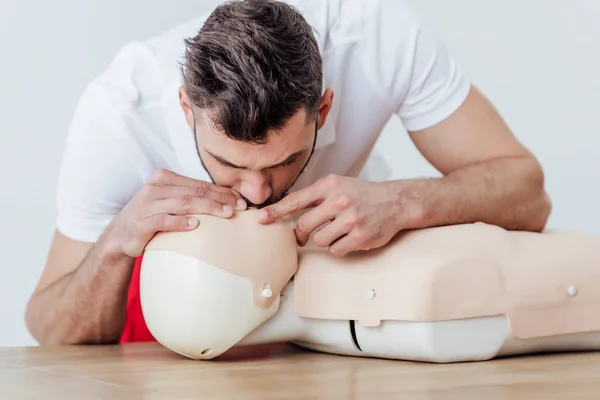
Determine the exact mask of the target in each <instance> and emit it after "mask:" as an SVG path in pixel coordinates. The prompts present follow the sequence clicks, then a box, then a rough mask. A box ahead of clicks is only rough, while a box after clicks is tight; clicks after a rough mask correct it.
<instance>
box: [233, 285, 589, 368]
mask: <svg viewBox="0 0 600 400" xmlns="http://www.w3.org/2000/svg"><path fill="white" fill-rule="evenodd" d="M293 301H294V285H293V281H292V282H290V284H289V285H288V286H287V287H286V288H285V291H284V293H283V295H282V298H281V301H280V308H279V310H278V312H277V313H276V314H275V315H274V316H273V318H271V319H270V320H269V321H267V322H266V323H265V324H263V325H262V326H260V327H259V328H258V329H256V330H255V331H254V332H252V333H250V334H249V335H248V336H247V337H245V338H244V339H242V341H241V342H240V343H239V344H238V345H237V346H244V345H255V344H263V343H270V342H278V341H290V342H292V343H294V344H296V345H298V346H300V347H304V348H307V349H311V350H314V351H319V352H324V353H330V354H337V355H346V356H356V357H373V358H386V359H395V360H407V361H423V362H433V363H451V362H467V361H484V360H490V359H492V358H496V357H502V356H509V355H522V354H532V353H544V352H569V351H589V350H600V332H594V333H580V334H574V335H564V336H551V337H545V338H536V339H528V340H518V339H515V338H514V337H513V336H512V335H511V333H510V326H509V324H508V320H507V318H506V317H505V316H502V315H499V316H492V317H482V318H469V319H461V320H452V321H440V322H405V321H383V322H382V324H381V325H380V326H378V327H363V326H361V325H360V324H359V323H358V322H356V323H355V325H354V328H355V333H356V339H357V342H358V344H359V345H360V350H359V349H358V348H357V347H356V345H355V344H354V341H353V339H352V334H351V330H350V323H349V321H344V320H317V319H305V318H301V317H298V316H297V315H296V314H295V313H294V307H293Z"/></svg>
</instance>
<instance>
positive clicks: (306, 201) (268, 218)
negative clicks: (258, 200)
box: [258, 186, 321, 224]
mask: <svg viewBox="0 0 600 400" xmlns="http://www.w3.org/2000/svg"><path fill="white" fill-rule="evenodd" d="M320 201H321V196H320V194H319V192H318V191H317V190H315V189H314V188H312V187H311V186H309V187H306V188H304V189H302V190H299V191H297V192H293V193H290V194H288V195H287V196H285V197H284V198H283V199H281V200H280V201H278V202H277V203H275V204H271V205H270V206H267V207H264V208H263V209H262V210H261V212H260V213H259V217H258V218H259V221H260V222H261V223H264V224H268V223H271V222H274V221H276V220H278V219H280V218H283V217H285V216H286V215H290V214H293V213H295V212H296V211H300V210H303V209H305V208H308V207H311V206H314V205H316V204H318V203H319V202H320Z"/></svg>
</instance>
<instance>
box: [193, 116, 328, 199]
mask: <svg viewBox="0 0 600 400" xmlns="http://www.w3.org/2000/svg"><path fill="white" fill-rule="evenodd" d="M318 123H319V119H318V118H317V120H316V122H315V133H314V137H313V143H312V147H311V149H310V154H309V156H308V159H307V160H306V162H305V163H304V165H303V166H302V168H301V169H300V172H299V173H298V175H296V177H295V178H294V180H293V181H292V183H291V184H290V185H288V187H287V189H286V190H284V191H283V192H282V193H280V194H279V195H278V196H276V197H270V198H269V199H267V200H266V201H264V202H263V203H262V204H254V203H253V202H251V201H250V200H248V199H247V198H246V197H244V195H242V194H241V193H238V194H239V195H240V197H241V198H242V199H244V201H245V202H246V204H247V205H248V207H253V208H258V209H261V208H264V207H267V206H270V205H271V204H275V203H277V202H278V201H280V200H281V199H283V198H284V197H285V196H287V195H288V194H289V191H290V189H291V188H292V187H294V185H295V184H296V182H297V181H298V179H299V178H300V177H301V176H302V174H303V173H304V171H306V169H307V167H308V164H309V163H310V160H311V159H312V156H313V153H314V151H315V146H316V144H317V135H318V129H317V126H318ZM193 135H194V143H195V144H196V154H198V159H199V160H200V164H201V165H202V168H204V170H205V171H206V173H207V174H208V177H209V179H210V181H211V183H213V184H215V185H218V183H217V182H216V181H215V179H214V178H213V176H212V174H211V173H210V170H209V169H208V168H207V167H206V164H205V163H204V160H203V159H202V155H200V148H199V147H198V137H197V136H196V118H194V132H193Z"/></svg>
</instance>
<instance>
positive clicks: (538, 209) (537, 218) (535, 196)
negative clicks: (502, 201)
mask: <svg viewBox="0 0 600 400" xmlns="http://www.w3.org/2000/svg"><path fill="white" fill-rule="evenodd" d="M530 162H531V167H530V169H529V174H527V175H528V177H527V182H528V186H529V187H530V188H531V190H530V191H528V192H529V193H530V197H529V199H528V200H529V201H528V203H529V207H527V211H526V214H527V215H525V216H524V218H525V220H526V221H527V222H526V224H527V225H528V226H527V230H530V231H534V232H542V231H543V230H544V229H545V228H546V224H547V223H548V219H549V218H550V214H551V212H552V201H551V200H550V196H549V195H548V193H547V191H546V189H545V177H544V172H543V170H542V167H541V165H540V164H539V163H538V162H537V160H535V159H532V160H531V161H530Z"/></svg>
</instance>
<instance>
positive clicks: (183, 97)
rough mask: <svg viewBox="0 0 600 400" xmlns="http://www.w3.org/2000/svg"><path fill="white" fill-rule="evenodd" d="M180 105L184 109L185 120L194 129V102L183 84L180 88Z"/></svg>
mask: <svg viewBox="0 0 600 400" xmlns="http://www.w3.org/2000/svg"><path fill="white" fill-rule="evenodd" d="M179 105H180V106H181V109H182V110H183V114H184V115H185V120H186V121H187V123H188V125H189V126H190V128H191V129H194V113H193V112H192V103H191V102H190V98H189V96H188V94H187V92H186V91H185V88H184V87H183V86H181V87H180V88H179Z"/></svg>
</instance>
